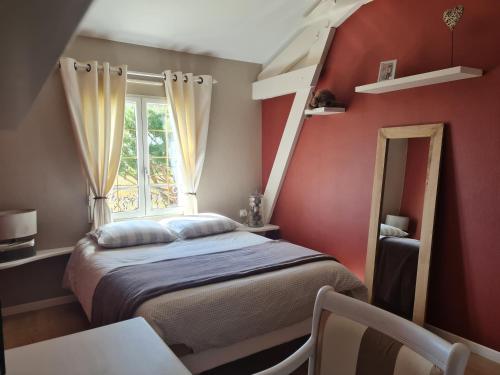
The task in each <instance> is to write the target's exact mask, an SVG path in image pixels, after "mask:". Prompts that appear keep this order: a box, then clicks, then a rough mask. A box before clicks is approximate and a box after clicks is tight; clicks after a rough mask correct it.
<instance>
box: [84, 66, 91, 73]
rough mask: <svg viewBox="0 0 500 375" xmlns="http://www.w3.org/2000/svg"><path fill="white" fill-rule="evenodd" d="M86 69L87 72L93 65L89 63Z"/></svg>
mask: <svg viewBox="0 0 500 375" xmlns="http://www.w3.org/2000/svg"><path fill="white" fill-rule="evenodd" d="M85 70H86V71H87V72H90V71H91V70H92V66H91V65H90V64H87V68H86V69H85Z"/></svg>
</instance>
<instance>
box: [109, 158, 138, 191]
mask: <svg viewBox="0 0 500 375" xmlns="http://www.w3.org/2000/svg"><path fill="white" fill-rule="evenodd" d="M137 184H138V176H137V158H129V157H122V160H121V161H120V169H119V170H118V176H117V178H116V181H115V185H116V186H130V185H137Z"/></svg>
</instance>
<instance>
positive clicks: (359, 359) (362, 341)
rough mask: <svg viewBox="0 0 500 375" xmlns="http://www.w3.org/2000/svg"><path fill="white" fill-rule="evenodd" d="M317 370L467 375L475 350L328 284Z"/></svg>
mask: <svg viewBox="0 0 500 375" xmlns="http://www.w3.org/2000/svg"><path fill="white" fill-rule="evenodd" d="M311 339H312V341H313V342H314V343H315V349H314V353H312V356H311V360H310V361H309V374H310V375H312V374H314V375H326V374H329V375H330V374H332V375H333V374H334V375H347V374H353V375H354V374H355V375H365V374H366V375H368V374H370V375H378V374H380V375H438V374H443V375H463V373H464V371H465V366H466V364H467V360H468V358H469V350H468V349H467V347H465V345H463V344H453V345H451V344H450V343H448V342H446V341H445V340H443V339H441V338H440V337H438V336H436V335H434V334H433V333H431V332H429V331H427V330H425V329H424V328H422V327H420V326H418V325H416V324H414V323H412V322H411V321H408V320H405V319H403V318H400V317H398V316H396V315H394V314H391V313H389V312H387V311H384V310H382V309H379V308H377V307H375V306H372V305H369V304H367V303H364V302H361V301H358V300H356V299H354V298H351V297H347V296H344V295H341V294H338V293H335V292H334V291H333V288H331V287H323V288H321V290H320V292H319V293H318V297H317V299H316V304H315V307H314V317H313V332H312V336H311Z"/></svg>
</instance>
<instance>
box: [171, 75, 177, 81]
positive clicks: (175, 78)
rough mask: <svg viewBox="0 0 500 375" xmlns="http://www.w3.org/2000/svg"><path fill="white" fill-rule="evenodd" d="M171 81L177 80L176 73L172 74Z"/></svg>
mask: <svg viewBox="0 0 500 375" xmlns="http://www.w3.org/2000/svg"><path fill="white" fill-rule="evenodd" d="M172 81H174V82H177V74H174V76H173V78H172Z"/></svg>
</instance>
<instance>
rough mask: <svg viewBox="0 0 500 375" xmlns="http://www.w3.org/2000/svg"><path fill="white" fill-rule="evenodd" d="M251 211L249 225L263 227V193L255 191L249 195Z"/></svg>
mask: <svg viewBox="0 0 500 375" xmlns="http://www.w3.org/2000/svg"><path fill="white" fill-rule="evenodd" d="M248 201H249V206H250V212H249V214H248V226H249V227H261V226H263V225H264V222H263V220H262V212H263V209H262V194H260V193H255V194H252V195H250V197H248Z"/></svg>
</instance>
